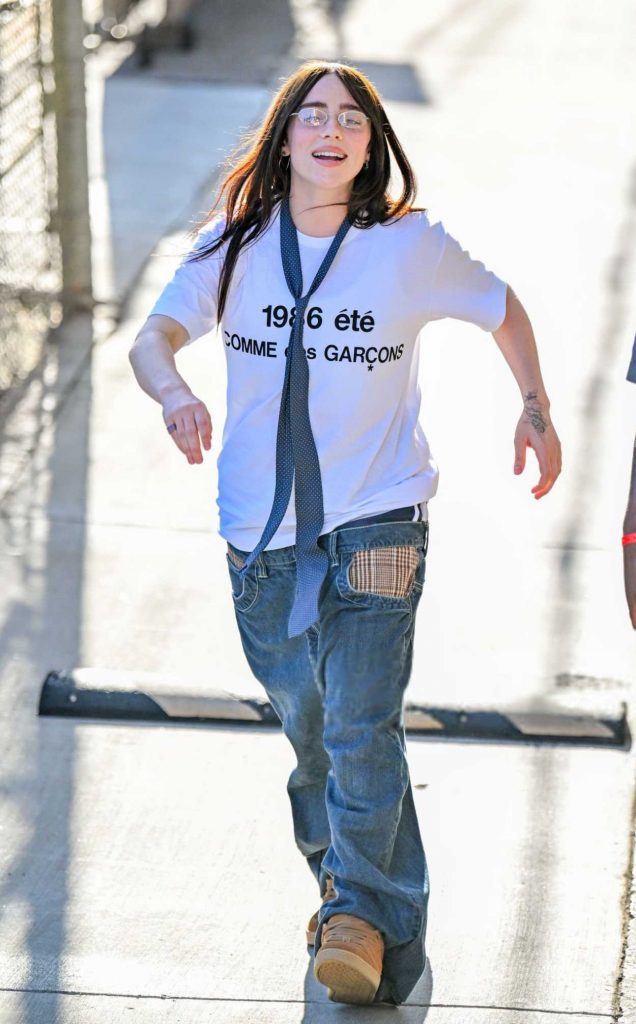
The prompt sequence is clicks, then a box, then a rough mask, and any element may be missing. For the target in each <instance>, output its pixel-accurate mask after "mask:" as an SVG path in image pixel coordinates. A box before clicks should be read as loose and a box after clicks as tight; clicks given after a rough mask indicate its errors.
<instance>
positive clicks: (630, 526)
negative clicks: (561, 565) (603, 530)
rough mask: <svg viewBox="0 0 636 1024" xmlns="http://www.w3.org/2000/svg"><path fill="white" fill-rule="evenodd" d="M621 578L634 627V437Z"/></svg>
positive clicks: (635, 380)
mask: <svg viewBox="0 0 636 1024" xmlns="http://www.w3.org/2000/svg"><path fill="white" fill-rule="evenodd" d="M627 380H629V381H631V382H632V384H636V338H634V344H633V347H632V358H631V362H630V364H629V368H628V370H627ZM623 578H624V581H625V597H626V598H627V608H628V611H629V618H630V620H631V623H632V626H633V627H634V629H636V437H635V438H634V449H633V452H632V475H631V480H630V484H629V495H628V498H627V510H626V512H625V520H624V522H623Z"/></svg>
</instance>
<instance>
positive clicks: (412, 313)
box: [149, 206, 506, 551]
mask: <svg viewBox="0 0 636 1024" xmlns="http://www.w3.org/2000/svg"><path fill="white" fill-rule="evenodd" d="M279 210H280V207H279V206H277V207H276V208H275V210H274V213H273V215H272V219H271V222H270V224H269V226H268V228H267V230H266V231H265V232H264V233H263V234H262V235H261V237H260V238H259V239H257V241H256V242H254V243H252V244H251V245H248V246H247V247H246V248H245V249H243V250H242V251H241V253H240V255H239V259H238V261H237V264H236V266H235V270H234V274H233V277H232V282H231V286H230V289H229V292H228V298H227V302H226V307H225V311H224V314H223V318H222V322H221V325H220V327H221V330H220V338H221V341H222V344H223V348H224V351H225V354H226V359H227V418H226V421H225V427H224V431H223V443H222V449H221V453H220V455H219V458H218V470H219V493H218V498H217V504H218V507H219V512H220V525H219V533H220V535H221V536H222V537H224V538H225V539H226V540H229V541H230V542H231V543H232V544H233V545H234V546H235V547H237V548H239V549H240V550H243V551H251V550H252V549H253V548H254V547H256V545H257V543H258V541H259V540H260V538H261V535H262V532H263V529H264V527H265V524H266V522H267V520H268V518H269V514H270V511H271V507H272V501H273V497H274V486H275V478H276V469H275V465H276V463H275V457H276V432H277V426H278V414H279V408H280V399H281V388H282V383H283V377H284V373H285V350H286V348H287V345H288V342H289V336H290V330H291V328H290V325H289V318H290V315H291V312H292V310H293V305H294V303H293V298H292V296H291V294H290V292H289V289H288V288H287V284H286V282H285V276H284V273H283V267H282V262H281V255H280V228H279V217H278V215H279ZM222 224H223V218H222V217H219V218H218V219H217V220H216V221H215V222H214V223H212V225H211V226H208V227H207V228H206V229H204V230H203V231H201V232H200V234H199V237H198V239H197V242H196V244H195V246H194V247H193V248H194V249H196V248H200V247H201V246H203V245H208V244H209V243H210V242H211V241H212V240H213V239H214V238H216V237H218V236H219V234H220V232H221V230H222ZM298 241H299V248H300V255H301V262H302V270H303V292H304V293H306V291H307V290H308V288H309V287H310V285H311V283H312V281H313V279H314V276H315V274H316V272H317V270H318V267H319V266H320V263H321V262H322V259H323V257H324V255H325V254H326V252H327V249H328V248H329V245H330V243H331V238H314V237H312V236H309V235H304V234H302V233H301V232H298ZM225 251H226V245H224V246H223V247H222V248H221V249H220V250H219V251H218V252H217V253H215V254H214V255H213V256H211V257H209V258H207V259H204V260H201V261H197V262H192V261H190V262H188V258H187V257H184V259H183V261H182V262H181V264H180V265H179V267H178V268H177V270H176V272H175V274H174V276H173V278H172V280H171V281H170V282H169V283H168V284H167V285H166V287H165V288H164V290H163V291H162V292H161V294H160V296H159V298H158V299H157V301H156V302H155V304H154V306H153V307H152V309H151V310H150V313H149V315H150V314H152V313H162V314H164V315H165V316H169V317H172V318H173V319H174V320H177V321H178V322H179V323H180V324H182V325H183V327H185V329H186V331H187V332H188V334H189V336H190V337H189V341H188V344H190V343H191V342H192V341H194V340H195V339H197V338H200V337H201V336H202V335H204V334H207V333H208V332H209V331H212V330H213V329H214V328H215V327H216V326H217V317H216V310H217V288H218V280H219V273H220V269H221V265H222V260H223V258H224V254H225ZM505 308H506V284H505V283H504V282H503V281H502V280H500V278H498V277H497V276H496V275H495V274H493V273H492V272H490V271H488V270H486V268H485V267H484V265H483V263H480V262H478V261H477V260H473V259H471V257H470V255H469V254H468V253H467V252H465V251H463V250H462V248H461V246H460V245H459V244H458V242H456V241H455V239H454V238H452V237H451V236H450V235H449V234H448V233H447V232H446V231H445V229H444V227H443V226H442V224H440V223H437V224H433V225H431V224H430V223H429V220H428V217H427V215H426V214H425V213H423V212H412V213H409V214H407V215H406V216H405V217H403V218H402V219H401V220H398V221H395V222H394V223H392V224H385V225H383V224H376V225H374V226H373V227H371V228H367V229H362V228H355V227H351V228H350V229H349V231H348V232H347V234H346V235H345V238H344V240H343V242H342V244H341V246H340V249H339V250H338V252H337V254H336V257H335V259H334V262H333V263H332V265H331V267H330V269H329V271H328V272H327V275H326V277H325V278H324V280H323V281H322V283H321V284H320V285H319V287H318V289H317V290H316V292H315V294H314V295H313V296H312V298H311V300H310V303H309V306H308V309H307V313H306V318H305V327H304V334H303V344H304V347H305V350H306V352H307V359H308V364H309V374H310V381H309V414H310V419H311V424H312V429H313V433H314V438H315V442H316V448H317V451H318V457H319V460H320V469H321V475H322V488H323V504H324V512H325V518H324V526H323V530H322V532H323V533H327V532H329V531H330V530H333V529H334V528H335V527H336V526H339V525H340V524H342V523H345V522H346V521H347V520H349V519H354V518H356V519H357V518H360V517H362V516H366V515H372V514H374V513H377V512H385V511H388V510H389V509H393V508H399V507H401V506H404V505H412V504H416V503H418V502H423V501H427V500H428V499H429V498H431V497H432V496H433V495H434V494H435V491H436V490H437V478H438V471H437V466H436V465H435V462H434V461H433V459H432V457H431V453H430V450H429V446H428V442H427V440H426V436H425V434H424V431H423V430H422V427H421V425H420V423H419V422H418V415H419V410H420V389H419V386H418V361H419V338H418V335H419V332H420V331H421V329H422V327H424V325H425V324H426V323H428V322H429V321H430V320H439V319H441V318H443V317H454V318H456V319H458V320H466V321H469V322H471V323H474V324H477V325H478V326H479V327H481V328H482V329H483V330H485V331H494V330H496V329H497V328H498V327H499V326H500V325H501V324H502V322H503V320H504V317H505ZM217 338H218V335H217ZM217 343H218V342H217ZM295 534H296V518H295V512H294V492H293V489H292V496H291V499H290V502H289V506H288V508H287V512H286V513H285V516H284V518H283V521H282V522H281V524H280V526H279V528H278V530H277V531H276V533H275V534H274V536H273V537H272V539H271V541H270V543H269V544H268V548H280V547H285V546H287V545H290V544H294V543H295Z"/></svg>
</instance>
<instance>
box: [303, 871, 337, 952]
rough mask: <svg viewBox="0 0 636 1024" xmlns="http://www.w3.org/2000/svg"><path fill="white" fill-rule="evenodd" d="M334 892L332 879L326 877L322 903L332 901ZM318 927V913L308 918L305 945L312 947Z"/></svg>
mask: <svg viewBox="0 0 636 1024" xmlns="http://www.w3.org/2000/svg"><path fill="white" fill-rule="evenodd" d="M335 895H336V890H335V889H334V887H333V878H331V877H330V876H329V875H328V876H327V885H326V887H325V894H324V896H323V897H322V902H323V903H327V902H328V901H329V900H332V899H334V897H335ZM317 927H318V911H316V913H315V914H312V915H311V917H310V918H309V924H308V925H307V945H308V946H313V944H314V942H315V941H316V928H317Z"/></svg>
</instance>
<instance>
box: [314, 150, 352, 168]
mask: <svg viewBox="0 0 636 1024" xmlns="http://www.w3.org/2000/svg"><path fill="white" fill-rule="evenodd" d="M311 155H312V156H313V158H314V160H320V162H321V163H325V164H341V163H342V161H343V160H346V159H347V157H346V155H345V154H344V153H338V152H337V150H335V149H317V150H316V151H315V152H314V153H312V154H311Z"/></svg>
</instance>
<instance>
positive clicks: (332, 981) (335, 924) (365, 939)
mask: <svg viewBox="0 0 636 1024" xmlns="http://www.w3.org/2000/svg"><path fill="white" fill-rule="evenodd" d="M383 957H384V939H383V938H382V935H381V934H380V932H379V931H378V930H377V928H374V927H373V925H371V924H369V923H368V921H363V920H362V918H360V917H354V916H353V915H352V914H334V915H333V917H330V918H329V920H328V921H325V923H324V925H323V927H322V935H321V937H320V949H319V950H318V952H317V953H316V959H315V961H314V975H315V976H316V978H317V979H318V981H319V982H320V984H321V985H326V986H327V988H328V989H329V998H330V999H332V1000H333V1001H334V1002H336V1003H372V1002H373V997H374V996H375V994H376V992H377V991H378V987H379V985H380V978H381V977H382V959H383Z"/></svg>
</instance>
